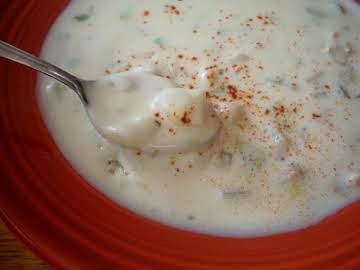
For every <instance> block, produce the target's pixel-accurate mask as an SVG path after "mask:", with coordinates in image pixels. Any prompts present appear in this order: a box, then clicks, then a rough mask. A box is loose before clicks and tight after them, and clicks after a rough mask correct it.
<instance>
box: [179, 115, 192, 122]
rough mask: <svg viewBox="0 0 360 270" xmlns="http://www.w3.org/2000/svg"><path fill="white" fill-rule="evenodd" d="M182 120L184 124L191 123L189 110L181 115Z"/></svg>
mask: <svg viewBox="0 0 360 270" xmlns="http://www.w3.org/2000/svg"><path fill="white" fill-rule="evenodd" d="M180 120H181V122H183V123H184V124H190V123H191V119H190V117H189V113H188V112H184V114H183V116H182V117H181V119H180Z"/></svg>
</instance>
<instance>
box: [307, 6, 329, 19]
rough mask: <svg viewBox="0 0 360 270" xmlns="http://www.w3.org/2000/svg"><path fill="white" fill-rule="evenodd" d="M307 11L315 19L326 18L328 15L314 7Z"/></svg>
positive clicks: (308, 8)
mask: <svg viewBox="0 0 360 270" xmlns="http://www.w3.org/2000/svg"><path fill="white" fill-rule="evenodd" d="M305 11H306V12H307V13H308V14H310V15H311V16H313V17H317V18H326V17H327V16H328V15H327V13H326V12H324V11H322V10H319V9H317V8H314V7H306V8H305Z"/></svg>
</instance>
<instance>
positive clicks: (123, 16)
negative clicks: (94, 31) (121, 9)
mask: <svg viewBox="0 0 360 270" xmlns="http://www.w3.org/2000/svg"><path fill="white" fill-rule="evenodd" d="M130 19H131V16H130V15H129V14H128V13H121V14H120V20H121V21H123V22H128V21H130Z"/></svg>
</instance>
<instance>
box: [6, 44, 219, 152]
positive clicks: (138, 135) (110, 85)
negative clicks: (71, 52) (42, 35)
mask: <svg viewBox="0 0 360 270" xmlns="http://www.w3.org/2000/svg"><path fill="white" fill-rule="evenodd" d="M0 57H4V58H7V59H9V60H12V61H15V62H17V63H20V64H23V65H25V66H28V67H30V68H32V69H35V70H37V71H39V72H41V73H43V74H46V75H48V76H50V77H52V78H54V79H56V80H58V81H59V82H61V83H63V84H65V85H66V86H68V87H69V88H71V89H72V90H74V92H75V93H76V94H77V95H78V96H79V97H80V99H81V101H82V103H83V105H84V107H85V109H86V112H87V114H88V116H89V119H90V120H91V122H92V124H93V125H94V127H95V129H96V130H97V131H98V132H99V133H100V134H101V135H102V136H103V137H104V138H106V139H107V140H108V141H110V142H112V143H117V144H122V145H124V146H129V147H136V148H140V149H143V150H147V149H150V150H153V149H160V150H168V149H170V150H171V149H172V150H181V149H185V148H187V147H189V146H190V147H191V148H193V147H196V146H203V145H206V144H207V143H208V142H210V141H211V140H212V139H213V138H214V137H215V136H216V134H217V131H218V127H219V126H218V123H217V120H216V119H210V120H208V121H207V122H206V123H205V122H204V123H202V124H200V125H197V126H183V127H179V128H180V129H182V132H179V136H177V137H176V136H173V137H169V136H167V137H166V136H165V137H163V135H161V134H162V133H161V131H160V130H159V131H157V130H156V129H160V127H161V129H164V128H165V126H166V125H161V124H160V123H159V121H157V120H155V119H153V118H152V117H154V116H153V114H152V113H151V112H150V111H149V110H148V109H147V107H148V104H149V103H151V98H152V96H151V95H150V97H149V93H150V94H151V93H152V94H153V95H154V96H156V95H158V93H159V91H160V90H161V89H166V88H169V89H171V88H172V87H175V85H174V84H173V83H172V82H171V81H170V80H168V79H166V78H162V77H159V76H156V75H153V74H151V73H148V72H136V73H137V74H136V75H135V76H134V73H131V72H123V73H118V74H114V75H108V76H104V77H100V78H99V79H97V80H82V79H79V78H77V77H75V76H74V75H72V74H70V73H68V72H66V71H64V70H62V69H60V68H59V67H57V66H54V65H52V64H50V63H48V62H46V61H44V60H41V59H39V58H37V57H35V56H33V55H31V54H29V53H27V52H25V51H23V50H20V49H18V48H16V47H14V46H12V45H10V44H8V43H6V42H3V41H0ZM118 85H120V86H118ZM124 85H125V87H126V85H136V87H138V88H137V90H141V91H142V93H144V95H140V96H138V97H137V99H136V100H142V102H143V103H140V105H139V104H138V102H133V103H131V98H132V97H134V96H130V95H128V94H126V93H134V94H132V95H136V93H139V92H141V91H126V90H134V89H130V88H129V89H124ZM121 87H123V89H121ZM129 87H130V86H129ZM106 91H108V93H110V94H108V96H106V98H104V93H106ZM146 98H148V99H146ZM109 100H110V102H109ZM114 100H118V101H121V103H122V104H124V103H127V105H128V108H129V110H128V111H131V113H128V115H127V117H126V118H124V114H125V113H126V112H124V111H123V110H120V109H119V107H118V105H119V104H115V105H114V102H113V101H114ZM106 102H107V103H106ZM129 103H130V104H129ZM145 107H146V109H144V108H145ZM141 113H142V114H141ZM119 119H120V120H121V121H118V120H119ZM128 119H130V121H128ZM131 119H135V120H136V121H132V120H131ZM138 119H141V121H138ZM115 122H116V123H115ZM180 129H178V130H179V131H180ZM154 134H155V135H154ZM156 134H157V138H156ZM154 138H155V139H154ZM163 138H167V139H166V140H164V139H163ZM151 139H153V140H152V141H151ZM189 141H191V142H193V143H192V145H190V144H189Z"/></svg>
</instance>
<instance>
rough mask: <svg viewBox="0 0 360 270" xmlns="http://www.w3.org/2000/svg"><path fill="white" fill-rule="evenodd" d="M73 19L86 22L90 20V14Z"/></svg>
mask: <svg viewBox="0 0 360 270" xmlns="http://www.w3.org/2000/svg"><path fill="white" fill-rule="evenodd" d="M73 19H74V20H75V21H77V22H85V21H87V20H88V19H90V14H87V13H83V14H79V15H76V16H74V17H73Z"/></svg>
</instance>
